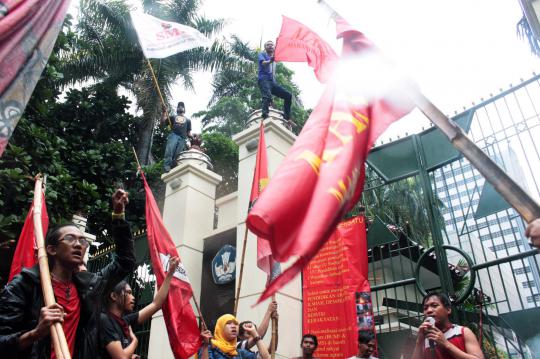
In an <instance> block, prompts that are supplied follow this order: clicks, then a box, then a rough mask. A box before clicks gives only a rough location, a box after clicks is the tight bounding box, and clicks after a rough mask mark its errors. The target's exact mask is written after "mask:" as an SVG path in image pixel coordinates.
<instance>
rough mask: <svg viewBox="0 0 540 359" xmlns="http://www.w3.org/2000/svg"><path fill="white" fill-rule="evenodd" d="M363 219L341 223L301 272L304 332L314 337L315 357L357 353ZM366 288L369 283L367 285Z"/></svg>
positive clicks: (363, 257)
mask: <svg viewBox="0 0 540 359" xmlns="http://www.w3.org/2000/svg"><path fill="white" fill-rule="evenodd" d="M367 265H368V263H367V243H366V227H365V219H364V217H362V216H358V217H354V218H352V219H349V220H347V221H344V222H341V223H340V224H339V225H338V226H337V228H336V230H335V231H334V233H332V235H331V236H330V238H329V239H328V241H327V242H326V243H325V244H324V246H323V247H322V248H321V250H320V251H319V253H317V255H316V256H315V257H313V259H312V260H311V261H310V262H309V264H308V265H307V266H306V267H305V268H304V270H303V272H302V273H303V288H302V298H303V305H302V312H303V332H304V333H311V334H314V335H316V336H317V339H318V341H319V347H318V348H317V357H320V358H349V357H352V356H355V355H356V354H357V353H358V319H357V308H358V306H357V305H356V303H357V300H356V293H357V292H363V291H364V289H365V288H364V285H365V284H366V282H367V280H366V278H367ZM368 288H369V283H368Z"/></svg>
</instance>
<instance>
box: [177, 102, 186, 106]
mask: <svg viewBox="0 0 540 359" xmlns="http://www.w3.org/2000/svg"><path fill="white" fill-rule="evenodd" d="M180 106H182V107H183V108H186V105H184V102H182V101H180V102H178V105H176V107H180Z"/></svg>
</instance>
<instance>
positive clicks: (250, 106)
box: [195, 36, 310, 136]
mask: <svg viewBox="0 0 540 359" xmlns="http://www.w3.org/2000/svg"><path fill="white" fill-rule="evenodd" d="M228 45H229V49H230V53H231V56H232V58H234V59H235V62H236V66H234V67H224V68H222V69H221V70H219V71H217V72H216V74H215V75H214V79H213V82H212V87H213V95H212V98H211V99H210V103H209V104H208V105H209V108H208V109H207V110H206V111H200V112H198V113H196V114H195V116H196V117H200V118H201V122H202V125H203V129H204V130H205V131H210V132H212V131H219V132H222V133H225V134H227V135H229V136H232V135H233V134H235V133H237V132H239V131H241V130H242V129H244V128H245V123H246V121H247V119H248V117H249V114H250V113H251V112H252V111H254V110H256V109H260V108H261V93H260V90H259V87H258V85H257V70H258V64H257V55H258V51H257V50H255V49H252V48H250V47H249V46H248V45H247V44H246V43H244V42H242V41H241V40H240V39H239V38H238V37H236V36H233V37H232V38H231V41H230V42H229V44H228ZM293 74H294V73H293V71H291V70H289V69H288V68H287V67H285V65H283V64H282V63H278V64H277V67H276V81H277V82H278V83H279V84H280V85H281V86H283V87H284V88H286V89H287V90H289V91H290V92H291V93H292V94H293V96H294V100H293V105H292V110H291V118H292V120H293V121H294V122H295V123H296V125H297V126H295V129H294V130H296V131H297V132H298V130H299V129H301V128H302V126H303V124H304V123H305V122H306V120H307V118H308V116H309V113H310V111H308V110H305V109H304V108H303V106H302V103H301V102H300V99H299V96H300V90H299V88H298V86H296V84H294V82H293V81H292V76H293ZM282 106H283V101H282V100H281V99H279V98H277V97H275V98H274V107H276V108H278V109H281V108H282Z"/></svg>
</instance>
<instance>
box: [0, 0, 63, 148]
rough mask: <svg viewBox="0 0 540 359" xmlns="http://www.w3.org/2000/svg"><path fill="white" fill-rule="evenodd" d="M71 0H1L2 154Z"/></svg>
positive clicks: (0, 78)
mask: <svg viewBox="0 0 540 359" xmlns="http://www.w3.org/2000/svg"><path fill="white" fill-rule="evenodd" d="M68 6H69V0H2V1H0V69H1V70H0V71H1V75H0V156H2V153H3V152H4V149H5V148H6V146H7V143H8V140H9V138H10V137H11V135H12V133H13V131H14V130H15V126H17V122H18V121H19V119H20V118H21V115H22V114H23V112H24V108H25V106H26V103H27V102H28V100H29V99H30V95H31V94H32V91H33V90H34V87H35V86H36V83H37V82H38V80H39V77H40V75H41V72H42V70H43V68H44V67H45V64H46V63H47V59H48V58H49V55H50V54H51V51H52V49H53V46H54V43H55V41H56V37H57V36H58V33H59V32H60V29H61V28H62V22H63V21H64V17H65V16H66V11H67V8H68Z"/></svg>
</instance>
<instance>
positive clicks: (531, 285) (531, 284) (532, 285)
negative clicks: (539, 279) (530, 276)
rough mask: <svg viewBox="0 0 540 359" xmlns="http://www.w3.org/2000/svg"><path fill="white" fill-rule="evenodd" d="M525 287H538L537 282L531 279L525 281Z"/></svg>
mask: <svg viewBox="0 0 540 359" xmlns="http://www.w3.org/2000/svg"><path fill="white" fill-rule="evenodd" d="M522 284H523V288H533V287H536V283H535V282H534V281H533V280H529V281H527V282H523V283H522Z"/></svg>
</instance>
